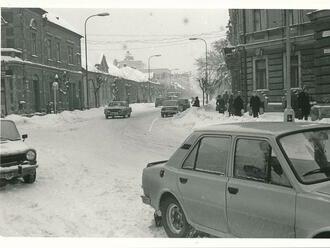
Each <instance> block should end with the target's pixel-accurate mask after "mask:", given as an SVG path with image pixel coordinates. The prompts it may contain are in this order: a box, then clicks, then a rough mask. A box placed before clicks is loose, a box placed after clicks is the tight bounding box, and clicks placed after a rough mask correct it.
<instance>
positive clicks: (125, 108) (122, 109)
mask: <svg viewBox="0 0 330 248" xmlns="http://www.w3.org/2000/svg"><path fill="white" fill-rule="evenodd" d="M131 113H132V108H131V107H130V106H129V104H128V102H126V101H112V102H110V103H109V104H108V106H107V107H106V108H105V109H104V115H105V118H106V119H108V118H109V117H112V118H113V117H115V116H122V117H124V118H125V117H131Z"/></svg>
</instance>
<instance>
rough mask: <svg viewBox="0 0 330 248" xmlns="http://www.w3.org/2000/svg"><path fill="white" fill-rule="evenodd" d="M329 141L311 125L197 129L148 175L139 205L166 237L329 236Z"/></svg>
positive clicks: (325, 130)
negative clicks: (197, 233) (195, 233)
mask: <svg viewBox="0 0 330 248" xmlns="http://www.w3.org/2000/svg"><path fill="white" fill-rule="evenodd" d="M329 137H330V125H329V124H315V123H307V122H301V123H280V122H278V123H276V122H248V123H231V124H218V125H213V126H208V127H204V128H200V129H196V130H195V131H194V132H193V133H192V134H191V135H190V136H189V137H188V138H187V139H186V140H185V141H184V142H183V144H182V145H181V146H180V147H179V148H178V149H177V150H176V152H175V153H174V154H173V155H172V156H171V157H170V159H169V160H168V161H159V162H154V163H149V164H148V165H147V167H146V168H144V169H143V174H142V189H143V194H142V201H143V203H145V204H148V205H150V206H152V208H154V209H155V214H154V218H155V222H156V224H157V225H160V224H162V225H163V226H164V229H165V231H166V233H167V235H168V236H169V237H188V236H189V233H191V230H197V231H200V232H203V233H207V234H209V235H212V236H217V237H242V238H292V237H296V238H330V162H329V161H330V138H329Z"/></svg>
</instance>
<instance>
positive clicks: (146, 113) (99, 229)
mask: <svg viewBox="0 0 330 248" xmlns="http://www.w3.org/2000/svg"><path fill="white" fill-rule="evenodd" d="M132 108H133V113H132V117H131V118H124V119H123V118H118V119H105V118H104V115H103V108H99V109H91V110H87V111H74V112H63V113H61V114H58V115H49V116H41V117H39V116H36V117H32V118H26V117H19V116H9V117H8V118H9V119H12V120H15V121H16V123H17V126H18V128H19V131H20V133H21V134H25V133H27V134H28V135H29V138H28V139H27V140H26V142H27V143H28V144H30V145H31V146H33V147H34V148H36V150H37V153H38V164H39V168H38V170H37V181H36V182H35V183H34V184H31V185H27V184H23V183H22V182H14V183H11V184H9V185H7V186H6V187H5V188H4V189H2V190H1V191H0V209H1V214H0V223H2V224H1V225H0V236H25V237H28V236H52V237H53V236H55V237H57V236H61V237H62V236H66V237H166V235H165V232H164V231H163V228H157V227H155V224H154V222H153V210H152V208H150V207H149V206H147V205H144V204H143V203H142V201H141V198H140V195H141V193H142V190H141V175H142V170H143V168H144V167H145V166H146V164H147V163H148V162H152V161H158V160H164V159H168V158H169V156H170V155H171V154H172V153H173V152H174V151H175V150H176V148H177V147H178V146H179V144H181V143H182V142H183V140H184V139H185V138H186V137H187V135H188V134H190V133H191V131H192V129H193V128H194V127H198V126H201V125H206V124H214V123H223V122H237V121H252V120H253V118H252V117H250V116H248V115H246V116H243V117H230V118H228V117H224V116H223V115H220V114H218V113H216V112H215V111H214V110H211V109H209V110H208V109H206V111H205V110H204V109H202V108H201V109H196V108H191V109H189V110H187V111H185V112H183V113H180V114H179V115H177V116H175V117H173V118H160V109H159V108H154V105H153V104H132ZM258 120H259V121H265V120H266V121H276V120H277V121H281V120H282V114H281V113H278V114H275V113H267V114H264V115H263V116H262V117H261V118H259V119H258ZM323 122H326V120H324V121H323Z"/></svg>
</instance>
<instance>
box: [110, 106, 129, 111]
mask: <svg viewBox="0 0 330 248" xmlns="http://www.w3.org/2000/svg"><path fill="white" fill-rule="evenodd" d="M125 108H126V107H125V106H112V107H106V108H105V109H109V110H111V109H125Z"/></svg>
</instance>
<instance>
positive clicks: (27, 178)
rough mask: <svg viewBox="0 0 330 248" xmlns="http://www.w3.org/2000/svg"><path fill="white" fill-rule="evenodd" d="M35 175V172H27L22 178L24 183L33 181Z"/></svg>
mask: <svg viewBox="0 0 330 248" xmlns="http://www.w3.org/2000/svg"><path fill="white" fill-rule="evenodd" d="M36 177H37V173H36V172H34V173H32V174H28V175H26V176H24V177H23V180H24V182H25V183H34V182H35V180H36Z"/></svg>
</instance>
